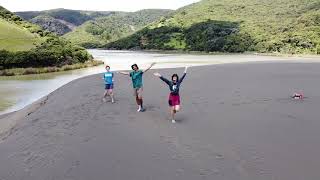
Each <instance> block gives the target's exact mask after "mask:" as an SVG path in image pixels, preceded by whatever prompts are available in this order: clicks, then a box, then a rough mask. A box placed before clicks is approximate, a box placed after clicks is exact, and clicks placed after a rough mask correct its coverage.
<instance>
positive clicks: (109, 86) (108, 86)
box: [105, 84, 113, 89]
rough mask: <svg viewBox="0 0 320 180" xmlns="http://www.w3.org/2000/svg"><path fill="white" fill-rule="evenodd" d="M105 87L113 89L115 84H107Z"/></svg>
mask: <svg viewBox="0 0 320 180" xmlns="http://www.w3.org/2000/svg"><path fill="white" fill-rule="evenodd" d="M105 89H113V84H105Z"/></svg>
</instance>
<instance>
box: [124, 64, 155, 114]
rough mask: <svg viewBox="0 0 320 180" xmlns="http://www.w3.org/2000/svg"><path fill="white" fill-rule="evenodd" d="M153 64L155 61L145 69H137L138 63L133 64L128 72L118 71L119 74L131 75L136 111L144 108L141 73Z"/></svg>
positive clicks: (141, 110)
mask: <svg viewBox="0 0 320 180" xmlns="http://www.w3.org/2000/svg"><path fill="white" fill-rule="evenodd" d="M155 64H156V63H152V64H151V65H150V66H149V67H148V68H147V69H145V70H139V67H138V65H137V64H133V65H132V66H131V68H132V71H131V72H130V73H129V72H119V73H120V74H124V75H128V76H130V77H131V80H132V86H133V92H134V96H135V97H136V102H137V104H138V110H137V111H138V112H144V111H145V109H144V108H143V100H142V91H143V83H142V75H143V74H144V73H145V72H147V71H148V70H149V69H151V67H152V66H154V65H155Z"/></svg>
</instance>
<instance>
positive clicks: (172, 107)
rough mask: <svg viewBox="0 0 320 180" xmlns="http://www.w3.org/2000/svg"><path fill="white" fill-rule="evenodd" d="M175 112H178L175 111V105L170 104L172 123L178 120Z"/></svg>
mask: <svg viewBox="0 0 320 180" xmlns="http://www.w3.org/2000/svg"><path fill="white" fill-rule="evenodd" d="M175 114H176V112H175V109H174V106H170V115H171V122H172V123H175V122H176V120H175Z"/></svg>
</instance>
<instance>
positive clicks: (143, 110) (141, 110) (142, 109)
mask: <svg viewBox="0 0 320 180" xmlns="http://www.w3.org/2000/svg"><path fill="white" fill-rule="evenodd" d="M145 111H146V109H144V108H141V109H140V111H138V112H145Z"/></svg>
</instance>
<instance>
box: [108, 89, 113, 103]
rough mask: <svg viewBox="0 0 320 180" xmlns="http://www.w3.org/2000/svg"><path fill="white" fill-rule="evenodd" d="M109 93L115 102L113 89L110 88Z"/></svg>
mask: <svg viewBox="0 0 320 180" xmlns="http://www.w3.org/2000/svg"><path fill="white" fill-rule="evenodd" d="M108 95H109V96H110V98H111V102H112V103H114V95H113V90H112V89H109V92H108Z"/></svg>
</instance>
